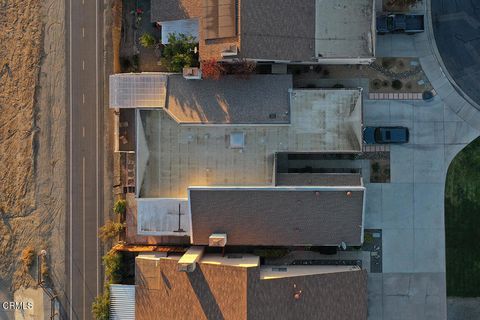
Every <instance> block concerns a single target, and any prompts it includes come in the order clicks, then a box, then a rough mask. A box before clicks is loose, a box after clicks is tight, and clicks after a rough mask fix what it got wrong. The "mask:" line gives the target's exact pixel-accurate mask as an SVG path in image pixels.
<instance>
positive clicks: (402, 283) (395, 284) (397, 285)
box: [383, 273, 411, 296]
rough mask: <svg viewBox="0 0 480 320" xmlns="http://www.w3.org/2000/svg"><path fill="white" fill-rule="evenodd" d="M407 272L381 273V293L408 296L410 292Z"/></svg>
mask: <svg viewBox="0 0 480 320" xmlns="http://www.w3.org/2000/svg"><path fill="white" fill-rule="evenodd" d="M410 277H411V275H410V274H409V273H386V274H384V275H383V293H384V294H385V295H386V296H408V295H409V294H410Z"/></svg>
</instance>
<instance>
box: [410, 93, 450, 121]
mask: <svg viewBox="0 0 480 320" xmlns="http://www.w3.org/2000/svg"><path fill="white" fill-rule="evenodd" d="M414 105H415V108H414V110H413V119H414V121H415V122H428V121H443V111H444V103H443V102H442V101H441V100H440V99H438V98H436V99H435V100H434V101H431V102H425V101H423V100H419V101H415V102H414Z"/></svg>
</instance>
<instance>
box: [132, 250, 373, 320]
mask: <svg viewBox="0 0 480 320" xmlns="http://www.w3.org/2000/svg"><path fill="white" fill-rule="evenodd" d="M177 263H178V258H166V259H160V260H159V261H154V260H144V259H138V258H137V259H136V266H135V284H136V319H138V320H143V319H152V318H153V317H154V318H156V319H169V320H175V319H182V320H189V319H192V320H193V319H195V320H197V319H205V320H206V319H239V320H241V319H248V320H256V319H258V320H260V319H262V320H263V319H328V320H344V319H352V320H365V319H366V318H367V274H366V272H365V271H364V270H359V269H356V270H353V269H352V271H343V272H334V273H317V274H312V275H306V276H305V275H299V276H294V277H285V278H277V279H271V280H264V279H261V269H262V268H264V267H259V266H253V267H239V266H228V265H222V264H220V265H219V264H208V263H202V262H201V263H199V264H198V265H197V268H196V269H195V271H193V272H190V273H186V272H179V271H177V270H178V269H177V268H178V265H177ZM313 268H315V267H313ZM339 269H342V270H343V269H344V268H342V267H340V268H339ZM300 291H301V293H300V294H299V295H298V299H296V298H295V294H296V293H299V292H300Z"/></svg>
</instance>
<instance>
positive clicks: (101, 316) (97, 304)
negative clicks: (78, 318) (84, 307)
mask: <svg viewBox="0 0 480 320" xmlns="http://www.w3.org/2000/svg"><path fill="white" fill-rule="evenodd" d="M92 314H93V317H94V318H95V319H96V320H109V319H110V290H109V288H108V285H107V286H105V289H104V291H103V293H100V294H99V295H98V296H96V297H95V300H94V301H93V303H92Z"/></svg>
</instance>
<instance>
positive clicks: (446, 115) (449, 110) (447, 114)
mask: <svg viewBox="0 0 480 320" xmlns="http://www.w3.org/2000/svg"><path fill="white" fill-rule="evenodd" d="M465 103H466V102H465ZM458 105H460V104H456V105H454V106H458ZM460 106H461V105H460ZM458 110H459V109H458ZM458 110H457V111H458ZM443 119H444V120H445V121H463V119H462V118H460V117H459V116H458V115H457V113H456V112H455V109H453V106H451V105H450V104H448V103H445V106H444V110H443Z"/></svg>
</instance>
